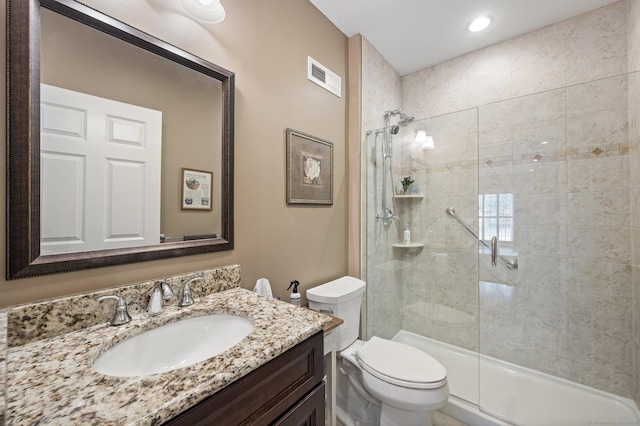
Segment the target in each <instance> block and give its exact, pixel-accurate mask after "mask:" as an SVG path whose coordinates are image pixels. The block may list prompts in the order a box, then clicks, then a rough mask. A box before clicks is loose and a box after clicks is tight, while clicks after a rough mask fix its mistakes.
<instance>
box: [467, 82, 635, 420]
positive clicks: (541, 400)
mask: <svg viewBox="0 0 640 426" xmlns="http://www.w3.org/2000/svg"><path fill="white" fill-rule="evenodd" d="M627 79H628V77H627V76H624V75H623V76H616V77H612V78H607V79H602V80H598V81H593V82H588V83H583V84H576V85H573V86H568V87H563V88H560V89H556V90H549V91H545V92H540V93H536V94H532V95H528V96H523V97H519V98H514V99H510V100H506V101H502V102H497V103H494V104H489V105H484V106H481V107H480V108H479V114H478V116H479V161H478V165H479V169H478V175H479V180H478V189H479V193H478V208H477V212H478V231H479V238H480V239H481V240H483V241H484V242H485V243H486V244H487V245H488V248H487V247H485V246H483V245H480V248H479V252H478V277H479V280H478V291H479V313H478V314H479V328H478V331H479V352H480V368H479V377H480V403H479V405H480V408H481V409H482V410H483V411H486V412H488V413H490V414H492V415H494V416H496V417H499V418H503V419H506V420H507V421H509V422H511V423H515V424H522V425H535V424H578V423H575V421H576V417H564V418H562V417H545V416H546V415H564V414H566V413H568V412H569V411H570V408H569V407H567V406H566V405H565V406H561V405H558V404H560V402H559V401H562V400H563V398H564V396H563V395H554V394H553V393H552V392H551V391H550V390H549V389H550V388H547V387H537V386H538V383H546V382H545V381H548V380H550V381H553V380H556V378H559V379H560V382H562V381H563V380H568V381H571V382H574V383H578V384H582V385H586V386H588V387H590V388H595V389H598V390H602V391H605V392H609V393H613V394H616V395H620V396H623V397H627V398H628V397H630V396H631V395H632V393H631V389H632V383H633V369H632V368H633V367H632V366H633V363H632V355H631V352H630V348H631V343H630V342H631V341H632V340H631V336H632V322H631V317H630V315H629V313H630V312H631V308H632V307H631V301H632V294H631V274H632V268H631V262H630V260H631V258H630V253H631V232H630V231H631V229H630V223H631V222H630V211H631V204H630V199H629V193H630V186H629V180H630V179H629V173H630V165H629V164H630V163H629V154H630V153H629V149H628V140H629V135H628V128H629V126H628V118H629V115H628V114H629V111H628V105H629V103H628V102H629V97H628V95H627V86H628V81H627ZM492 239H493V244H492ZM491 247H493V248H494V251H493V253H494V255H495V264H494V263H493V262H492V249H491ZM516 259H517V261H518V267H517V268H512V267H510V264H509V261H511V262H513V261H514V260H516ZM522 367H524V368H522ZM541 373H542V374H541ZM532 378H535V380H534V381H531V380H532ZM534 382H535V383H534ZM560 382H557V383H560ZM562 383H564V382H562ZM556 388H557V386H556ZM590 405H591V404H590V403H584V402H583V403H582V406H581V407H580V408H579V409H578V410H577V416H578V418H579V419H580V421H583V422H582V423H581V424H586V422H588V421H591V422H596V421H603V420H611V419H610V418H606V419H602V418H594V417H589V415H588V414H584V415H583V414H582V413H587V412H588V409H589V406H590ZM575 415H576V414H575V413H574V416H575ZM581 416H582V417H584V416H587V417H584V418H582V417H581ZM562 422H565V423H562Z"/></svg>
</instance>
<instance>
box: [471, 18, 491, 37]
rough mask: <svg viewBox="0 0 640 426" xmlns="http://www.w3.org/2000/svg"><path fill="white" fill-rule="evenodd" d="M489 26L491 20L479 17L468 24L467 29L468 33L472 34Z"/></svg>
mask: <svg viewBox="0 0 640 426" xmlns="http://www.w3.org/2000/svg"><path fill="white" fill-rule="evenodd" d="M489 25H491V18H490V17H488V16H480V17H478V18H476V19H474V20H473V21H472V22H471V23H470V24H469V27H468V28H469V31H471V32H472V33H477V32H478V31H482V30H485V29H487V27H488V26H489Z"/></svg>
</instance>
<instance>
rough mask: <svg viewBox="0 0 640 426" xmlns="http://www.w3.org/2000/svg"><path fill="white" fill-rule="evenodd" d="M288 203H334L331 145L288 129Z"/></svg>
mask: <svg viewBox="0 0 640 426" xmlns="http://www.w3.org/2000/svg"><path fill="white" fill-rule="evenodd" d="M287 204H328V205H332V204H333V144H332V143H331V142H327V141H324V140H322V139H319V138H316V137H315V136H311V135H307V134H305V133H302V132H298V131H297V130H293V129H287Z"/></svg>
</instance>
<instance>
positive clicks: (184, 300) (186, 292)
mask: <svg viewBox="0 0 640 426" xmlns="http://www.w3.org/2000/svg"><path fill="white" fill-rule="evenodd" d="M195 281H202V278H201V277H196V278H192V279H190V280H189V281H187V282H186V283H185V285H184V287H183V288H182V291H181V292H180V301H179V302H178V306H181V307H185V306H191V305H193V303H194V302H193V298H192V297H191V283H192V282H195Z"/></svg>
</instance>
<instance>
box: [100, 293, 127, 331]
mask: <svg viewBox="0 0 640 426" xmlns="http://www.w3.org/2000/svg"><path fill="white" fill-rule="evenodd" d="M96 300H97V301H98V302H102V301H103V300H115V301H116V310H115V312H114V313H113V318H111V321H109V324H111V325H122V324H127V323H129V322H131V316H130V315H129V312H128V311H127V302H125V301H124V299H123V298H122V297H121V296H101V297H98V298H97V299H96Z"/></svg>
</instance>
